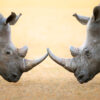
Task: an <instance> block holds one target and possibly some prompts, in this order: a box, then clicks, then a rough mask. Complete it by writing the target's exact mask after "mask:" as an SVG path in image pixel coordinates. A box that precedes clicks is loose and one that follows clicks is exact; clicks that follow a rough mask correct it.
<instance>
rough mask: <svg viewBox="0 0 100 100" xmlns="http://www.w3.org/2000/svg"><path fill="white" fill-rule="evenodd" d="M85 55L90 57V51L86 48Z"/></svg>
mask: <svg viewBox="0 0 100 100" xmlns="http://www.w3.org/2000/svg"><path fill="white" fill-rule="evenodd" d="M85 55H86V56H87V57H88V58H90V57H91V53H90V51H89V50H88V49H85Z"/></svg>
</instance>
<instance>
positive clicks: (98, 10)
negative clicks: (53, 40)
mask: <svg viewBox="0 0 100 100" xmlns="http://www.w3.org/2000/svg"><path fill="white" fill-rule="evenodd" d="M73 16H75V18H76V19H77V20H78V21H79V22H80V23H81V24H83V25H87V37H86V40H85V43H84V44H83V45H82V46H81V47H80V48H75V47H72V46H71V47H70V51H71V54H72V56H73V58H72V59H64V58H59V57H57V56H55V55H54V54H53V53H52V52H51V51H50V49H47V51H48V53H49V56H50V57H51V59H53V60H54V61H55V62H56V63H58V64H59V65H61V66H63V67H64V68H65V69H67V70H69V71H70V72H73V73H74V75H75V77H76V78H77V80H78V81H79V82H80V83H85V82H88V81H89V80H91V79H92V78H93V77H94V76H95V75H96V74H97V73H99V72H100V6H96V7H95V8H94V10H93V15H92V17H90V18H89V17H84V16H80V15H78V14H74V15H73Z"/></svg>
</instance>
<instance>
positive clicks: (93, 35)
mask: <svg viewBox="0 0 100 100" xmlns="http://www.w3.org/2000/svg"><path fill="white" fill-rule="evenodd" d="M96 45H100V31H99V30H98V31H97V30H96V29H94V27H93V26H92V28H91V27H89V28H87V35H86V40H85V42H84V43H83V45H82V47H81V49H83V48H86V47H93V46H96Z"/></svg>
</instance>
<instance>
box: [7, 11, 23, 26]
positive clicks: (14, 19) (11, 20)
mask: <svg viewBox="0 0 100 100" xmlns="http://www.w3.org/2000/svg"><path fill="white" fill-rule="evenodd" d="M21 15H22V14H21V13H20V14H19V15H18V16H17V15H16V14H15V13H14V12H11V15H9V16H8V18H7V19H6V24H8V23H9V24H10V25H14V24H15V23H16V22H17V21H18V19H19V17H20V16H21Z"/></svg>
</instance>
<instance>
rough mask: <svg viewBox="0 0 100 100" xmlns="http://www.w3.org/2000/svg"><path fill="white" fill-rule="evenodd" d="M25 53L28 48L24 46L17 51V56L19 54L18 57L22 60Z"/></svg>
mask: <svg viewBox="0 0 100 100" xmlns="http://www.w3.org/2000/svg"><path fill="white" fill-rule="evenodd" d="M27 51H28V47H27V46H24V47H22V48H20V49H18V54H19V56H20V57H23V58H24V57H25V56H26V54H27Z"/></svg>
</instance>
